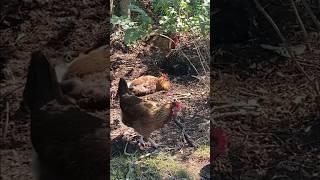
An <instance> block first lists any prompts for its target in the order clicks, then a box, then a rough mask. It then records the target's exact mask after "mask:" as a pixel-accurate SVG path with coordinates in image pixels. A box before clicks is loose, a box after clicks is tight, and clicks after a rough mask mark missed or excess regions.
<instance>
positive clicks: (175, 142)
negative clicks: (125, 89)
mask: <svg viewBox="0 0 320 180" xmlns="http://www.w3.org/2000/svg"><path fill="white" fill-rule="evenodd" d="M189 40H190V39H189ZM207 43H209V42H207ZM114 44H115V43H114ZM190 44H191V43H188V39H187V37H186V39H185V40H183V41H182V42H181V46H186V45H190ZM180 50H181V51H184V52H186V54H188V55H190V57H193V56H192V55H194V53H196V51H195V50H191V48H183V47H182V48H181V49H180ZM180 50H178V51H180ZM111 54H112V55H111V73H112V75H111V77H112V88H111V94H113V96H115V94H116V92H117V88H118V82H119V78H121V77H124V78H125V79H127V80H133V79H134V78H137V77H140V76H142V75H155V76H158V75H159V74H160V73H166V74H168V75H169V78H170V81H171V83H172V86H173V87H172V90H171V92H172V93H173V96H169V95H168V94H167V92H157V93H154V94H150V95H147V96H144V97H143V98H144V99H148V100H153V101H156V102H159V103H163V102H170V101H171V100H172V98H173V97H178V96H180V97H182V98H181V99H180V101H181V102H182V103H183V106H184V109H183V110H182V113H181V115H180V118H179V121H180V122H181V123H182V124H183V126H184V127H185V130H186V133H187V134H188V135H189V136H190V137H191V139H192V140H193V141H194V142H195V143H196V144H199V145H200V144H207V145H208V144H209V138H208V132H209V125H207V126H204V125H203V124H206V123H208V122H209V119H210V118H209V104H208V96H209V90H210V89H209V84H210V81H209V74H203V75H202V76H201V78H202V79H201V80H199V79H197V78H194V77H192V76H191V75H196V74H193V73H192V71H190V74H182V73H181V72H182V71H181V70H180V68H177V69H170V68H167V67H168V66H166V65H167V64H169V63H172V64H177V65H183V64H186V65H187V66H188V67H189V65H188V64H189V63H188V62H187V60H183V58H182V57H180V56H175V55H173V57H174V58H169V59H165V58H164V56H163V55H161V53H160V54H159V53H157V52H154V51H153V50H152V47H151V46H150V45H149V44H144V43H141V44H138V45H137V46H135V47H133V48H131V49H130V52H129V53H125V52H123V50H122V49H117V48H116V47H115V48H113V50H112V53H111ZM180 61H183V62H180ZM184 61H185V62H184ZM164 64H166V65H164ZM173 66H174V65H173ZM198 67H200V66H198ZM183 72H185V71H183ZM200 72H201V71H200ZM208 73H209V72H208ZM188 94H189V95H188ZM111 104H112V105H111V112H110V117H111V119H110V123H111V140H112V141H113V145H112V157H117V156H120V155H123V151H124V148H125V145H126V143H127V142H128V144H129V145H128V146H127V152H128V153H134V152H135V151H138V152H140V153H142V154H146V153H148V152H153V151H154V149H153V148H152V147H149V148H147V149H146V150H144V151H141V150H140V149H139V147H138V145H137V144H138V142H137V140H138V137H139V135H138V134H136V133H135V132H134V130H133V129H132V128H129V127H127V126H125V125H124V124H123V123H122V122H121V117H120V114H121V113H120V107H119V101H118V100H117V99H112V103H111ZM151 138H152V139H153V140H154V141H155V142H156V143H159V144H161V145H164V147H160V149H159V150H160V151H161V152H165V153H168V154H171V155H172V157H174V156H176V157H178V158H177V159H176V161H178V162H179V163H181V164H183V165H184V166H185V168H186V169H188V171H189V172H190V173H191V174H196V179H200V176H199V173H200V170H201V169H202V168H203V167H204V166H205V165H207V164H208V163H209V157H207V158H201V157H196V156H194V155H192V152H194V151H195V150H196V148H194V147H191V146H190V145H189V144H188V143H187V142H185V139H184V137H183V135H182V133H181V130H180V129H179V127H178V126H177V125H176V124H175V123H174V122H170V123H168V124H167V125H166V126H165V127H164V128H161V129H160V130H157V131H155V132H153V133H152V135H151ZM171 178H174V177H172V176H171Z"/></svg>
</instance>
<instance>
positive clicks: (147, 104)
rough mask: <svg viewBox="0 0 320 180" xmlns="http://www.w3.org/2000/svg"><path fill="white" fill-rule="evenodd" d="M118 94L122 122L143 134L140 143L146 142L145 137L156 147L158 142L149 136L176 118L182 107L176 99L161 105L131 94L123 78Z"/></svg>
mask: <svg viewBox="0 0 320 180" xmlns="http://www.w3.org/2000/svg"><path fill="white" fill-rule="evenodd" d="M118 95H119V97H120V108H121V110H122V122H123V123H124V124H125V125H127V126H129V127H132V128H134V130H135V131H137V132H138V133H139V134H140V135H142V137H141V138H140V143H142V144H144V141H143V138H146V139H148V140H149V141H150V142H151V143H152V145H153V146H154V147H157V144H156V143H155V142H154V141H153V140H151V139H150V138H149V136H150V134H151V133H152V132H153V131H155V130H157V129H160V128H161V127H162V126H163V125H164V124H166V123H168V122H169V121H170V120H171V119H172V118H175V116H176V115H177V113H178V112H179V111H180V110H181V107H182V106H181V103H180V102H176V101H174V102H169V103H166V104H161V105H159V104H157V103H155V102H152V101H145V100H142V99H141V98H138V97H137V96H135V95H133V94H130V92H129V89H128V86H127V82H126V81H125V80H124V79H123V78H121V79H120V81H119V87H118Z"/></svg>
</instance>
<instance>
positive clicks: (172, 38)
mask: <svg viewBox="0 0 320 180" xmlns="http://www.w3.org/2000/svg"><path fill="white" fill-rule="evenodd" d="M147 42H151V43H152V44H153V46H155V47H157V48H159V50H160V52H162V53H164V55H165V57H166V58H167V57H169V55H170V53H171V51H172V49H176V48H178V46H179V43H180V36H179V34H178V33H168V34H166V35H162V34H157V35H151V38H150V39H149V40H148V41H147Z"/></svg>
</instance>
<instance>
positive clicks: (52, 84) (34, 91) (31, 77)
mask: <svg viewBox="0 0 320 180" xmlns="http://www.w3.org/2000/svg"><path fill="white" fill-rule="evenodd" d="M54 99H58V100H60V99H62V93H61V89H60V87H59V84H58V81H57V77H56V74H55V71H54V69H53V67H52V66H51V64H50V63H49V61H48V59H47V58H46V57H45V55H44V54H43V53H42V52H41V51H35V52H33V53H32V55H31V61H30V65H29V68H28V75H27V83H26V85H25V89H24V92H23V101H24V103H25V105H26V106H28V107H29V108H30V110H31V111H32V110H38V109H39V108H40V107H41V106H43V105H45V104H46V103H48V102H49V101H51V100H54Z"/></svg>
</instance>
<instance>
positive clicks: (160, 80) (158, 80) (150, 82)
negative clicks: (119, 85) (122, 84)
mask: <svg viewBox="0 0 320 180" xmlns="http://www.w3.org/2000/svg"><path fill="white" fill-rule="evenodd" d="M128 87H129V90H130V91H131V92H132V93H133V94H134V95H136V96H143V95H147V94H151V93H154V92H156V91H161V90H165V91H168V90H169V89H170V88H171V84H170V81H169V78H168V76H167V75H166V74H161V76H160V77H155V76H150V75H147V76H141V77H139V78H137V79H134V80H133V81H131V82H128Z"/></svg>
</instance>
